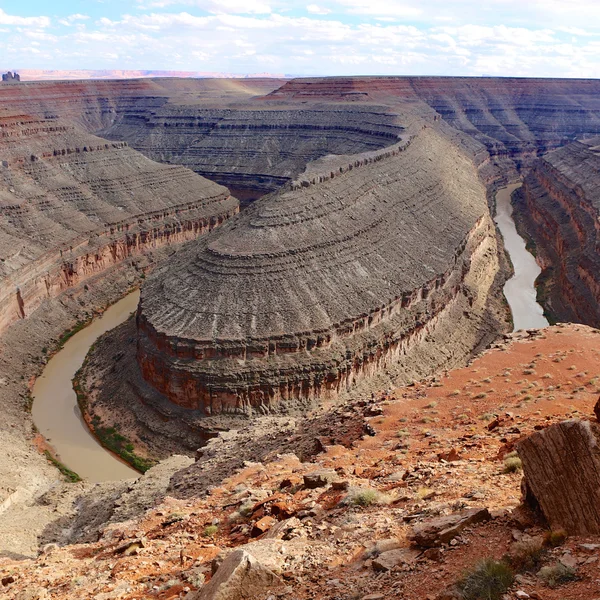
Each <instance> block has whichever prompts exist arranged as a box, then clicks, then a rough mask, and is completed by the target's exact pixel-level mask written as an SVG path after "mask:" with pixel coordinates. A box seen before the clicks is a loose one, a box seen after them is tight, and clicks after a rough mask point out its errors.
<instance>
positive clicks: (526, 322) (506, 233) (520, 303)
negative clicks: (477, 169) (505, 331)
mask: <svg viewBox="0 0 600 600" xmlns="http://www.w3.org/2000/svg"><path fill="white" fill-rule="evenodd" d="M519 187H521V184H520V183H514V184H512V185H509V186H507V187H504V188H501V189H500V190H498V193H497V194H496V218H495V221H496V224H497V225H498V228H499V229H500V233H502V237H503V238H504V246H505V248H506V250H507V251H508V254H509V255H510V259H511V260H512V264H513V267H514V270H515V273H514V275H513V276H512V277H511V278H510V279H509V280H508V281H507V282H506V284H505V285H504V295H505V296H506V300H507V302H508V305H509V306H510V310H511V311H512V316H513V322H514V330H515V331H517V330H519V329H536V328H539V327H546V326H547V325H549V323H548V320H547V319H546V317H544V311H543V309H542V307H541V306H540V305H539V304H538V302H537V293H536V289H535V280H536V279H537V277H538V275H539V274H540V273H541V272H542V270H541V269H540V266H539V265H538V264H537V263H536V262H535V258H534V257H533V255H532V254H531V253H530V252H528V251H527V249H526V248H525V240H524V239H523V238H522V237H521V236H520V235H519V233H518V232H517V228H516V226H515V222H514V221H513V218H512V211H513V209H512V205H511V203H510V196H511V194H512V193H513V192H514V191H515V190H516V189H517V188H519Z"/></svg>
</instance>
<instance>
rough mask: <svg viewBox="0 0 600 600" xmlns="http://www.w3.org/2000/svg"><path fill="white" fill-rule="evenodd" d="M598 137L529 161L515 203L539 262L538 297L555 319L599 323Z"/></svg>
mask: <svg viewBox="0 0 600 600" xmlns="http://www.w3.org/2000/svg"><path fill="white" fill-rule="evenodd" d="M599 179H600V138H595V139H590V140H587V141H585V142H574V143H572V144H569V145H568V146H565V147H564V148H560V149H559V150H555V151H553V152H550V153H548V154H546V155H545V156H544V157H543V158H542V159H540V160H538V161H537V162H536V163H534V165H533V167H532V169H531V171H530V172H529V174H528V175H527V177H526V178H525V182H524V186H523V190H522V193H521V194H520V196H519V199H518V202H517V211H518V215H519V219H520V220H521V221H522V223H523V224H524V225H525V227H526V230H527V231H528V232H529V233H530V234H531V235H532V236H533V238H534V239H535V244H536V250H537V260H538V262H539V263H540V265H541V266H542V269H543V272H542V276H541V296H542V301H543V302H544V304H545V306H546V308H547V310H548V312H549V314H550V315H551V316H552V317H553V318H554V319H556V320H559V321H575V322H579V323H586V324H589V325H592V326H594V327H599V326H600V185H599V184H600V180H599Z"/></svg>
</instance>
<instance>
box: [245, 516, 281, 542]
mask: <svg viewBox="0 0 600 600" xmlns="http://www.w3.org/2000/svg"><path fill="white" fill-rule="evenodd" d="M275 522H276V521H275V519H274V518H273V517H269V516H267V517H263V518H262V519H259V520H258V521H257V522H256V523H254V527H252V533H251V535H252V537H258V536H259V535H262V534H263V533H266V532H267V531H269V529H271V527H272V525H273V523H275Z"/></svg>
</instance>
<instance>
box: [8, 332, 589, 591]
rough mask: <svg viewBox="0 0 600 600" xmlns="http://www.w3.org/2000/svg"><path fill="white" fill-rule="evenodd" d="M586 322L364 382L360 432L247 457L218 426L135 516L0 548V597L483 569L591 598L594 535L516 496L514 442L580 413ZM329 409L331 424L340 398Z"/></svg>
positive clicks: (410, 583)
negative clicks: (312, 446) (22, 552)
mask: <svg viewBox="0 0 600 600" xmlns="http://www.w3.org/2000/svg"><path fill="white" fill-rule="evenodd" d="M599 335H600V332H599V331H597V330H594V329H591V328H588V327H585V326H577V325H558V326H555V327H551V328H548V329H545V330H541V331H530V332H519V333H517V334H513V335H510V336H506V339H505V340H504V341H503V342H501V343H499V344H497V347H495V348H493V349H491V350H489V351H487V352H485V353H484V354H483V355H481V356H480V357H479V358H477V359H476V360H474V361H473V362H472V363H471V364H470V365H469V366H467V367H465V368H462V369H458V370H455V371H452V372H450V373H447V374H444V375H443V376H440V377H438V378H429V379H428V380H424V381H420V382H415V383H414V384H412V385H410V386H408V387H405V388H400V389H395V390H388V391H387V392H384V393H380V394H376V395H374V397H373V398H372V399H371V400H370V401H368V402H366V403H365V405H364V406H363V407H361V411H362V414H363V417H364V418H366V420H367V422H368V427H367V428H366V430H365V431H363V432H362V435H361V436H360V437H356V438H355V439H353V440H339V439H335V438H331V439H323V438H322V437H319V439H318V444H317V445H318V446H319V448H318V450H319V451H318V452H317V453H314V454H309V455H307V456H302V457H300V456H299V455H297V454H295V453H293V452H291V451H289V449H288V448H284V449H283V450H282V451H281V452H280V453H279V454H273V455H268V456H267V455H265V456H264V457H263V459H262V460H261V461H260V462H259V461H257V460H256V458H255V456H254V455H253V454H251V453H248V454H246V452H245V451H240V448H243V446H239V445H238V442H239V439H238V436H239V435H240V433H235V432H232V433H231V434H224V435H221V436H220V437H219V438H215V439H214V440H211V441H210V442H209V444H208V445H207V446H206V448H205V449H204V452H203V453H202V455H201V456H200V457H199V459H198V460H197V461H196V463H194V464H193V465H191V466H189V467H187V468H186V469H185V470H183V471H181V472H179V473H176V474H175V475H174V476H173V477H172V478H171V491H170V494H171V495H169V496H167V497H165V498H164V499H163V500H158V503H157V504H156V505H155V506H154V507H153V508H151V509H150V510H148V511H147V512H145V513H141V514H138V515H135V514H133V515H130V516H131V518H130V520H127V521H123V522H115V521H113V522H111V523H108V524H106V525H104V526H102V527H100V530H99V531H100V532H99V537H98V539H97V540H95V541H91V542H89V543H81V544H75V545H65V546H61V545H58V544H53V543H50V544H47V545H45V546H44V547H43V548H42V550H41V552H40V554H39V556H38V557H37V558H35V559H31V560H26V561H15V560H12V559H10V558H4V559H2V563H1V565H0V575H1V582H2V587H0V597H2V598H10V599H11V600H12V599H15V600H25V599H27V600H35V599H42V598H52V599H56V600H60V599H67V598H68V599H72V598H77V599H87V598H90V599H91V598H94V599H98V600H102V599H105V600H109V599H110V600H113V599H126V600H134V599H136V600H141V599H146V598H159V599H162V600H167V599H174V598H186V597H187V598H188V600H190V599H194V598H198V599H206V600H208V599H209V598H210V599H213V600H215V599H217V598H219V599H225V598H227V599H228V600H233V599H236V598H248V599H249V598H256V599H257V600H267V599H270V600H276V599H278V598H286V599H298V600H300V599H302V600H308V599H309V598H310V599H313V598H314V599H321V600H325V599H327V600H336V599H339V600H341V599H344V600H346V599H349V598H352V599H356V600H383V599H388V598H402V599H405V600H423V599H428V600H444V599H445V600H450V599H460V598H462V599H469V598H473V599H476V598H479V597H483V596H481V595H477V594H478V593H480V590H481V589H482V588H481V586H482V585H486V584H488V583H489V582H490V581H492V582H493V584H494V585H495V586H496V589H500V590H501V592H500V593H499V595H496V596H490V597H493V598H509V599H511V600H514V599H517V598H519V599H526V598H533V599H537V600H564V599H566V598H568V599H569V600H584V599H585V600H589V599H593V598H596V597H600V572H599V569H598V559H599V557H600V537H599V536H598V535H597V534H594V533H586V534H581V533H577V532H574V533H571V532H569V531H566V530H565V531H562V528H558V527H557V526H556V525H554V526H553V527H552V528H550V527H549V526H548V525H547V524H546V523H545V522H544V520H543V519H542V518H541V517H540V515H539V514H536V513H535V512H534V511H532V510H531V509H530V508H529V507H528V506H527V505H521V480H522V472H521V468H522V465H521V461H520V459H519V456H518V455H517V453H516V452H515V448H517V449H519V448H520V447H521V446H520V445H522V444H524V443H525V441H526V440H527V439H528V438H529V436H532V434H533V435H540V433H539V432H542V433H544V434H545V433H546V432H548V433H549V432H551V431H553V430H554V428H553V426H555V424H557V423H560V422H562V421H564V420H565V419H571V420H573V419H575V420H576V421H580V420H583V421H585V420H589V419H594V420H595V417H594V416H593V415H594V412H593V410H594V405H595V403H596V401H597V400H598V396H599V394H600V372H598V364H599V362H598V353H599V352H600V346H599V344H598V339H600V338H599V337H598V336H599ZM327 410H328V409H326V408H324V409H322V411H323V412H322V414H323V416H325V414H326V411H327ZM335 414H336V417H335V420H334V419H332V420H331V424H332V428H333V429H335V426H336V424H337V422H338V421H341V422H343V421H344V419H346V418H348V419H352V418H353V414H354V410H353V409H352V408H349V409H348V411H347V415H346V414H345V413H344V412H341V413H340V412H339V411H337V412H336V413H335ZM588 427H591V425H589V426H588ZM594 427H595V425H594ZM314 433H315V432H314V431H313V430H311V429H310V428H307V429H306V430H305V431H304V432H302V430H301V429H300V428H296V429H295V430H294V428H291V430H290V432H289V437H290V439H292V438H293V437H294V435H300V436H301V437H303V436H304V437H305V438H307V439H305V442H307V443H308V441H309V440H310V439H311V438H310V437H309V436H314ZM242 437H243V436H242ZM312 439H313V441H314V438H312ZM519 451H520V450H519ZM236 452H237V453H238V455H239V458H243V459H245V462H243V463H242V464H240V465H239V466H235V465H231V468H229V469H227V470H224V472H223V473H222V475H223V476H222V479H221V480H220V481H216V479H215V480H210V481H209V482H208V485H207V486H205V487H204V488H201V487H198V488H197V489H196V490H195V492H194V493H193V494H191V495H189V494H186V493H181V490H182V489H189V487H188V484H189V482H190V481H191V480H190V477H192V476H193V474H194V473H197V474H201V473H202V472H203V469H205V468H206V467H205V466H203V465H205V463H210V461H215V460H219V459H220V457H226V456H228V455H229V456H234V455H235V454H236ZM524 459H525V456H524ZM525 467H526V474H527V463H525ZM148 473H149V474H151V473H152V470H151V471H149V472H148ZM596 476H597V474H596ZM596 489H597V486H596ZM178 493H179V497H175V496H177V495H178ZM595 506H596V515H597V510H598V509H597V507H598V504H596V505H595ZM125 516H126V518H129V517H128V516H127V515H125ZM482 559H486V562H485V563H481V562H480V561H481V560H482ZM482 582H483V583H482ZM478 590H479V591H478Z"/></svg>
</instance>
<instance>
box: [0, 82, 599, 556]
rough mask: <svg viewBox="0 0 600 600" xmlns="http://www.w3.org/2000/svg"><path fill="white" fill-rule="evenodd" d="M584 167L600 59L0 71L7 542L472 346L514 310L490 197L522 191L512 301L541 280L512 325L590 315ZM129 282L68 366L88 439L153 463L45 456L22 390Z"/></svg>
mask: <svg viewBox="0 0 600 600" xmlns="http://www.w3.org/2000/svg"><path fill="white" fill-rule="evenodd" d="M599 172H600V82H599V81H597V80H583V79H572V80H562V79H517V78H514V79H513V78H451V77H345V78H342V77H331V78H304V79H303V78H299V79H291V80H276V79H252V80H201V79H199V80H176V79H148V80H124V81H81V82H78V81H69V82H50V81H47V82H10V83H4V84H2V85H0V395H1V400H2V405H3V407H4V417H5V418H4V421H3V423H2V424H1V425H0V429H1V431H2V438H1V441H0V450H1V451H3V453H4V455H5V456H6V457H7V459H6V460H4V461H0V481H1V489H0V494H1V495H0V524H1V525H2V528H3V531H4V532H5V539H4V540H3V542H2V549H3V551H9V552H10V553H12V555H13V556H14V557H15V558H22V557H26V556H32V555H33V554H35V552H36V549H37V547H38V545H39V543H40V542H58V543H59V544H63V543H66V542H74V541H82V542H83V541H93V540H95V539H97V538H98V536H99V535H100V534H99V532H100V530H101V528H102V527H103V526H105V525H106V523H120V522H122V521H126V520H127V519H129V518H133V517H134V516H135V515H136V514H138V513H139V511H141V510H142V509H144V510H145V509H146V508H150V507H151V506H153V504H154V503H155V502H158V501H160V500H162V498H163V497H164V496H165V494H166V493H169V494H171V495H174V496H175V497H179V498H189V497H190V494H191V492H190V490H195V492H198V490H200V491H201V492H202V493H204V491H205V489H206V490H207V489H208V488H209V487H210V486H211V485H218V482H219V481H220V480H221V479H222V478H223V477H224V476H225V474H229V473H230V472H232V471H233V470H235V469H238V468H242V467H243V466H244V460H247V461H253V460H255V459H256V460H262V459H263V458H264V457H265V456H266V454H261V449H260V448H258V447H257V446H255V445H252V442H251V441H248V439H247V438H244V436H251V432H252V428H253V427H254V425H253V423H254V422H256V423H257V425H256V427H257V428H258V429H257V431H258V432H259V433H260V435H263V436H266V438H265V439H267V438H268V435H267V434H266V433H265V431H266V430H268V429H269V428H272V435H273V438H274V439H280V441H281V440H284V439H286V437H287V435H288V433H289V431H288V428H289V427H291V426H290V425H289V423H304V424H305V425H303V427H304V426H306V428H307V431H311V432H313V429H314V431H317V430H318V431H319V434H318V436H316V437H315V435H313V433H311V434H310V435H312V438H311V441H310V444H309V443H308V442H306V440H304V438H302V440H299V441H298V445H297V446H294V445H293V443H292V442H289V441H287V440H286V441H285V443H283V441H282V446H285V447H286V448H288V450H289V452H295V453H296V454H298V455H299V456H300V457H303V456H306V457H309V458H311V457H314V456H315V455H316V453H317V451H316V450H315V448H314V447H313V444H314V443H316V442H315V441H314V440H315V439H316V438H318V439H319V440H320V439H321V438H324V437H326V436H324V434H322V432H321V430H322V429H323V430H325V429H326V428H323V426H321V425H319V426H318V427H317V425H315V423H314V422H313V421H310V427H309V426H308V425H306V423H308V422H309V421H303V419H305V418H306V419H308V418H309V417H306V415H312V414H313V411H319V410H331V411H334V412H333V413H332V414H334V415H337V416H336V418H338V417H339V419H340V423H342V422H344V418H343V417H342V416H339V414H338V413H336V412H335V411H336V410H343V409H339V408H336V407H338V406H339V405H340V402H342V401H344V402H345V401H352V402H353V401H355V400H356V399H357V398H358V399H364V398H375V396H376V394H379V393H380V391H381V390H384V389H386V390H392V389H394V388H395V386H398V385H401V384H403V385H406V384H408V385H412V386H417V387H418V386H419V385H420V384H419V383H418V382H419V381H423V380H425V378H436V377H439V374H440V373H446V374H447V373H448V371H450V370H451V369H458V368H460V367H464V366H465V365H468V364H470V363H471V361H472V360H475V359H476V357H477V356H479V355H480V354H481V353H482V352H483V356H484V357H485V356H487V353H488V352H490V350H489V349H490V347H493V346H498V345H499V344H500V341H501V340H502V339H503V336H504V338H506V339H508V337H510V332H511V331H512V330H513V322H512V321H511V311H510V309H509V307H508V306H507V303H506V300H505V298H504V296H503V292H502V291H503V288H504V285H505V283H506V281H507V280H508V279H509V278H510V277H511V275H512V274H513V265H512V264H511V261H510V257H509V256H507V254H506V252H505V244H504V240H503V237H502V235H501V234H500V230H499V229H498V227H497V225H496V223H495V218H497V219H496V221H497V220H498V219H499V218H503V217H502V215H508V216H507V217H506V218H508V219H509V220H510V222H511V223H512V219H511V218H510V213H509V212H508V207H509V205H510V201H511V192H513V190H514V192H513V193H512V206H513V213H512V215H513V216H514V219H515V221H516V224H517V229H518V231H519V233H520V234H521V235H522V236H523V238H525V239H526V240H527V242H528V246H529V248H530V249H531V251H532V252H533V253H534V255H535V261H536V262H537V265H538V267H539V269H540V270H541V274H540V276H539V278H538V279H537V282H536V288H537V301H539V302H540V304H541V306H542V308H543V311H544V314H545V317H542V315H541V314H539V315H538V317H539V319H540V320H534V321H530V320H528V314H527V313H528V312H530V308H528V307H531V306H532V303H533V304H534V298H533V295H534V291H533V289H532V290H531V291H530V293H529V296H530V297H531V298H530V302H529V303H528V304H526V305H525V306H526V308H525V309H523V313H525V317H526V318H525V321H524V323H526V325H524V326H523V325H519V323H520V321H518V320H517V319H516V316H517V313H516V309H515V308H514V306H513V316H514V317H515V321H514V325H515V326H516V327H517V329H520V328H521V327H524V328H525V329H528V330H529V329H532V328H533V327H534V326H535V327H538V326H540V327H541V326H544V325H545V323H546V322H547V321H546V320H545V319H546V318H547V319H548V320H549V321H550V322H551V323H556V322H572V323H577V324H582V326H583V325H586V326H590V327H591V328H597V327H599V326H600V309H599V307H600V259H599V256H600V254H599V250H600V198H599V194H598V183H599V177H600V175H599ZM521 182H522V185H521V186H519V184H520V183H521ZM507 186H510V187H507ZM498 190H503V191H502V193H503V194H506V198H504V197H503V202H504V204H503V205H502V209H501V210H500V205H499V204H498V205H497V203H496V193H497V192H498ZM506 190H509V191H508V192H506ZM497 206H498V215H497V214H496V213H497V211H496V209H497ZM500 213H502V214H500ZM507 245H508V239H507ZM514 266H515V270H518V268H517V267H518V266H517V265H516V264H515V265H514ZM137 288H140V290H141V296H140V301H139V304H138V306H137V310H136V314H135V315H134V316H133V317H131V318H130V319H125V316H124V315H123V316H122V317H120V318H119V320H118V322H119V323H121V321H123V322H122V323H121V324H119V326H118V327H116V328H115V329H112V330H110V331H108V332H107V333H106V334H104V335H103V336H102V337H100V338H99V339H98V340H97V341H96V340H95V337H94V339H93V340H92V339H91V338H90V340H89V341H88V342H87V345H88V346H90V345H91V347H90V352H89V354H88V355H87V357H86V358H85V362H84V363H83V366H82V368H81V370H79V371H78V373H77V374H76V375H75V371H76V370H77V369H78V368H79V366H80V364H81V362H82V361H83V354H85V353H83V354H82V353H81V352H80V354H81V356H79V355H78V357H77V359H76V361H75V362H76V363H77V364H76V367H77V368H74V369H73V373H71V374H70V375H68V376H67V378H70V377H71V376H73V375H75V388H76V392H77V398H78V401H79V407H80V408H81V410H82V411H83V413H84V414H83V418H85V420H86V423H87V425H89V426H90V428H91V430H92V431H93V432H95V434H96V436H97V437H98V439H99V440H100V441H102V443H103V444H104V445H105V446H106V447H107V448H109V449H111V450H112V451H114V452H116V453H118V454H120V455H121V456H122V457H123V456H124V457H125V458H126V459H127V460H129V461H130V462H131V463H132V464H134V465H135V466H137V467H138V469H139V468H141V467H140V465H143V468H142V469H141V470H146V469H147V468H148V467H149V466H151V465H153V464H155V463H157V462H158V461H160V460H166V462H164V463H163V462H161V463H160V464H159V465H158V466H156V467H153V468H152V469H150V470H149V471H148V472H147V474H146V475H145V476H143V477H141V478H140V479H139V480H138V482H137V483H133V482H132V481H127V480H126V476H127V474H128V471H126V470H124V472H123V474H122V475H119V476H115V477H111V476H110V475H108V476H106V477H104V476H101V477H100V476H99V477H98V478H97V481H103V483H101V484H99V485H98V486H96V488H93V487H92V486H91V484H90V483H89V481H85V482H83V483H77V484H75V485H71V486H69V485H68V484H66V483H64V482H62V480H61V479H60V478H61V476H60V474H59V472H58V471H57V470H56V468H55V466H54V463H49V462H48V460H47V458H48V456H49V457H51V459H52V458H53V459H54V460H55V461H56V459H61V460H63V462H65V463H66V466H67V467H71V468H73V469H74V470H75V471H78V469H77V468H76V467H75V466H73V464H72V462H70V461H69V460H68V458H67V456H62V455H61V454H60V452H59V455H58V456H55V454H56V448H53V445H52V438H51V435H50V434H47V435H46V438H48V437H49V436H50V439H45V438H44V435H43V434H44V430H43V428H41V431H39V432H38V431H36V429H35V427H34V425H33V421H32V417H31V414H30V412H31V402H32V401H33V402H35V401H36V400H35V396H36V393H34V397H32V395H31V390H32V389H34V390H35V388H34V387H33V386H34V382H35V379H36V378H39V376H40V375H41V373H42V372H43V369H44V366H45V365H46V364H47V363H48V361H49V360H52V359H51V355H52V354H53V353H54V352H56V351H60V348H62V347H63V346H65V344H69V341H68V340H69V338H70V337H71V336H72V335H73V334H75V335H77V333H76V332H77V331H79V330H80V329H82V328H83V327H84V325H85V324H86V323H88V322H89V321H90V320H92V318H93V317H94V316H96V317H97V316H98V315H99V314H100V313H102V312H103V311H105V310H106V309H107V308H108V307H109V306H110V305H111V304H113V303H114V302H116V301H117V300H118V299H120V298H122V297H123V296H124V295H125V294H127V293H128V292H131V290H134V289H137ZM507 297H508V293H507ZM538 308H539V307H538ZM536 310H537V308H536ZM539 312H540V313H541V312H542V310H541V309H540V310H539ZM115 323H116V321H115ZM530 323H533V324H532V325H530ZM94 324H95V323H94ZM571 327H572V326H571ZM552 331H555V330H554V329H552ZM576 331H580V330H578V329H577V330H576ZM581 331H584V332H588V331H593V330H592V329H589V328H587V327H586V328H584V329H582V330H581ZM569 332H571V330H569ZM513 335H517V336H518V335H520V334H513ZM523 335H527V334H523ZM531 335H532V336H534V334H533V333H532V334H531ZM535 335H537V334H535ZM552 335H554V334H552ZM569 335H570V334H569ZM573 335H575V334H574V333H573ZM581 335H583V334H581ZM585 335H588V334H587V333H585ZM589 335H590V336H591V335H592V334H589ZM558 337H559V338H560V334H559V335H558ZM82 339H83V338H82ZM515 339H520V338H518V337H517V338H515ZM532 339H533V338H532ZM534 339H537V338H534ZM510 352H512V350H510ZM590 352H592V351H591V350H590ZM477 360H479V359H477ZM482 360H485V358H484V359H482ZM75 362H73V364H75ZM69 373H70V372H69ZM44 377H45V375H44ZM432 381H433V380H432ZM42 382H43V377H42V378H39V379H38V384H40V383H42ZM440 385H441V384H440ZM407 389H410V388H407ZM415 389H416V388H415ZM69 391H70V390H69ZM450 392H451V393H452V391H451V390H450ZM54 393H56V394H58V393H57V392H50V393H46V396H47V397H48V398H49V399H50V402H51V398H52V394H54ZM485 397H486V393H483V396H482V398H481V400H482V401H483V400H485ZM361 401H363V400H361ZM71 402H73V400H69V403H71ZM66 406H71V404H67V405H66ZM342 406H343V405H342ZM73 409H75V407H73ZM51 410H52V409H50V411H51ZM69 410H70V409H69ZM33 412H34V418H35V404H34V411H33ZM78 415H79V413H74V416H75V418H76V419H79V416H78ZM310 418H311V419H312V418H313V417H312V416H311V417H310ZM315 418H316V417H315ZM345 418H347V419H349V421H352V419H354V417H352V418H350V417H349V416H346V417H345ZM58 419H59V420H60V416H58ZM360 422H361V425H360V427H363V425H362V420H361V421H360ZM311 427H312V428H313V429H311ZM261 428H262V429H261ZM319 428H320V429H319ZM351 428H352V427H351V426H349V429H351ZM344 431H345V430H344ZM238 432H241V433H238ZM228 435H229V436H230V438H228V437H227V436H228ZM310 435H308V437H310ZM328 435H329V434H328ZM331 435H332V439H335V440H336V441H335V443H334V442H333V441H332V442H331V444H332V445H336V444H337V443H338V442H339V440H338V439H337V438H336V437H335V434H331ZM348 435H350V434H348ZM353 435H354V434H353ZM467 435H468V434H467ZM236 436H237V437H236ZM278 436H281V437H278ZM340 436H341V434H340ZM298 437H299V438H300V437H301V436H298ZM358 437H360V436H358V435H357V436H356V438H358ZM229 439H231V440H234V441H235V444H238V446H235V445H234V446H232V447H231V448H230V447H227V452H228V453H224V454H223V456H222V457H219V456H218V455H219V451H218V448H219V447H220V446H219V444H221V445H223V447H225V446H227V444H228V441H227V440H229ZM257 439H258V438H257ZM307 439H308V438H307ZM231 443H232V444H234V442H231ZM288 443H289V444H291V445H289V446H286V444H288ZM339 443H340V444H341V442H339ZM344 443H345V442H344ZM303 444H305V445H303ZM319 444H321V445H323V444H325V443H324V442H318V444H317V446H318V445H319ZM204 445H206V449H205V450H202V449H200V450H198V449H199V448H200V447H201V446H204ZM325 445H326V444H325ZM342 445H343V444H342ZM267 446H269V445H268V444H267ZM82 447H83V446H82ZM273 447H274V446H273ZM236 448H237V449H238V451H236ZM242 448H245V449H247V456H246V454H244V452H245V450H244V452H242V451H241V449H242ZM269 448H271V446H269ZM215 449H216V450H215ZM73 452H74V453H75V454H77V452H78V447H77V442H76V441H74V442H73ZM81 454H82V456H81V459H82V460H84V461H85V460H86V459H85V458H84V456H83V453H82V452H81ZM174 454H175V455H181V456H173V455H174ZM193 457H196V458H197V460H196V461H195V462H194V460H193ZM203 457H204V458H203ZM136 461H137V462H136ZM169 461H170V462H169ZM107 469H108V471H110V464H109V465H108V467H107ZM220 478H221V479H220ZM87 479H89V477H88V478H87ZM111 479H114V481H110V480H111ZM104 480H109V481H104ZM198 493H200V492H198ZM75 506H76V507H77V508H74V507H75ZM74 514H75V515H79V516H75V517H74V516H73V515H74ZM92 514H94V517H93V518H92V517H91V516H90V515H92ZM61 519H66V521H65V522H63V521H61ZM69 519H73V523H72V524H71V525H69V526H66V525H65V523H66V522H69Z"/></svg>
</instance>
